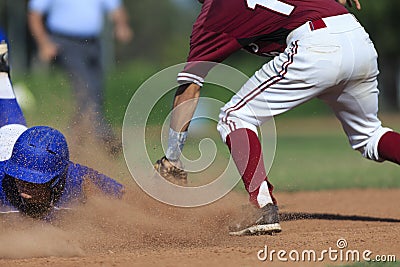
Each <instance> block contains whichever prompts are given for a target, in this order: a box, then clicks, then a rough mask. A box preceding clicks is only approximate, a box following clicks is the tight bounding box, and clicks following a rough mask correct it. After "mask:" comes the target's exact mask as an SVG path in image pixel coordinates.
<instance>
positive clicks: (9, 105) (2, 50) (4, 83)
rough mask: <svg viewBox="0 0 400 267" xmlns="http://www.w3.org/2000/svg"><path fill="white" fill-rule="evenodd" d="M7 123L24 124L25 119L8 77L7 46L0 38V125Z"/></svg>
mask: <svg viewBox="0 0 400 267" xmlns="http://www.w3.org/2000/svg"><path fill="white" fill-rule="evenodd" d="M8 124H21V125H26V121H25V117H24V114H23V113H22V110H21V107H20V106H19V105H18V102H17V100H16V98H15V94H14V90H13V88H12V83H11V81H10V77H9V65H8V46H7V43H6V42H5V41H4V40H0V127H2V126H4V125H8Z"/></svg>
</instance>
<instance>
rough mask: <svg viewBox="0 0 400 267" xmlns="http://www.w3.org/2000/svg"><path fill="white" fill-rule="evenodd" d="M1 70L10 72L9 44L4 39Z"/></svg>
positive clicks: (1, 46) (1, 52) (0, 58)
mask: <svg viewBox="0 0 400 267" xmlns="http://www.w3.org/2000/svg"><path fill="white" fill-rule="evenodd" d="M0 72H7V73H10V66H9V64H8V46H7V43H6V42H5V41H4V40H0Z"/></svg>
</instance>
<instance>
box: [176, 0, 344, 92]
mask: <svg viewBox="0 0 400 267" xmlns="http://www.w3.org/2000/svg"><path fill="white" fill-rule="evenodd" d="M345 13H348V11H347V9H346V8H345V7H344V6H342V5H341V4H339V3H337V2H336V1H335V0H205V1H204V4H203V7H202V10H201V13H200V15H199V16H198V18H197V20H196V22H195V24H194V25H193V30H192V35H191V38H190V53H189V57H188V60H187V61H188V64H187V65H186V67H185V70H184V71H183V72H181V73H179V75H178V82H179V83H187V82H194V83H196V84H199V85H200V86H201V85H202V83H203V81H204V77H205V76H206V75H207V72H208V71H209V69H210V68H211V67H212V64H208V65H202V66H200V65H199V64H196V63H193V62H194V61H211V62H222V61H223V60H224V59H226V58H227V57H228V56H230V55H231V54H232V53H234V52H235V51H237V50H240V49H242V48H243V49H246V50H247V51H249V52H251V53H254V54H257V55H271V54H272V53H274V52H282V51H283V50H284V49H285V47H286V37H287V36H288V34H289V33H290V32H291V31H292V30H294V29H296V28H297V27H299V26H301V25H302V24H304V23H306V22H307V21H313V20H317V19H320V18H324V17H330V16H335V15H341V14H345ZM191 62H192V63H191Z"/></svg>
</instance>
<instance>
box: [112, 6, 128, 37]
mask: <svg viewBox="0 0 400 267" xmlns="http://www.w3.org/2000/svg"><path fill="white" fill-rule="evenodd" d="M111 19H112V21H113V23H114V28H115V35H116V38H117V39H118V41H121V42H129V41H130V40H131V39H132V37H133V31H132V29H131V27H130V26H129V17H128V13H127V12H126V10H125V8H124V7H119V8H117V9H116V10H114V11H113V12H112V13H111Z"/></svg>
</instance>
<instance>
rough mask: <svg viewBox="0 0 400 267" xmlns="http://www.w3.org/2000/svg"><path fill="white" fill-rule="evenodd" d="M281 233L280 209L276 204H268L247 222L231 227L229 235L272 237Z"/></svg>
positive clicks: (247, 219)
mask: <svg viewBox="0 0 400 267" xmlns="http://www.w3.org/2000/svg"><path fill="white" fill-rule="evenodd" d="M281 231H282V228H281V226H280V225H279V215H278V207H277V206H276V205H274V204H267V205H266V206H264V207H262V208H261V209H257V210H256V211H255V212H253V214H252V216H250V217H249V218H246V219H245V221H243V222H241V223H239V224H237V225H236V226H234V227H231V228H230V229H229V235H232V236H246V235H272V234H274V233H279V232H281Z"/></svg>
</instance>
